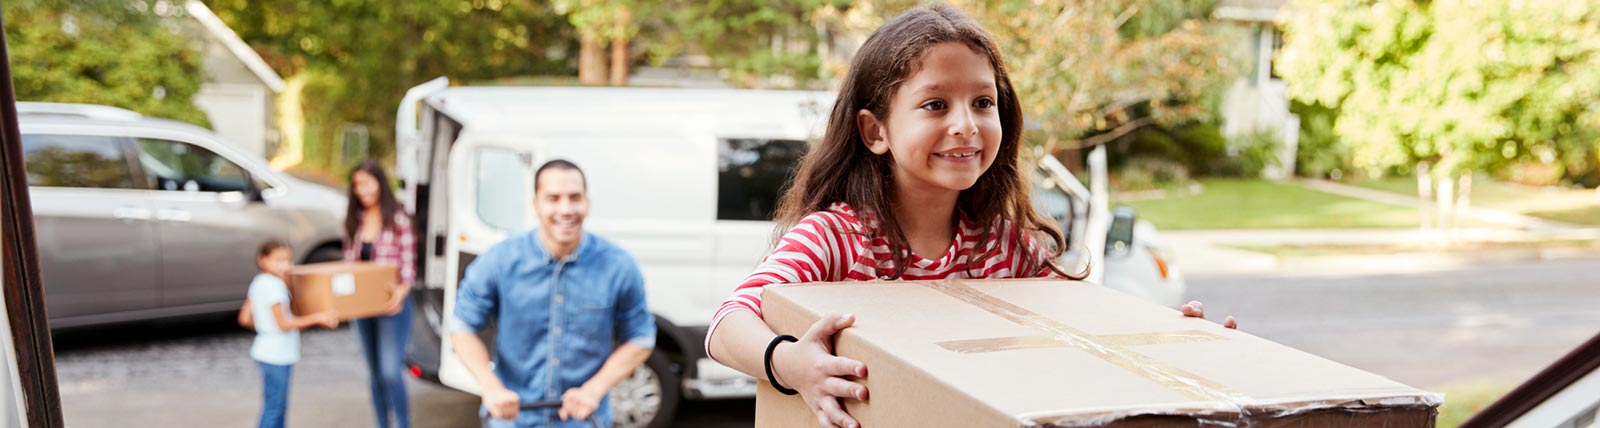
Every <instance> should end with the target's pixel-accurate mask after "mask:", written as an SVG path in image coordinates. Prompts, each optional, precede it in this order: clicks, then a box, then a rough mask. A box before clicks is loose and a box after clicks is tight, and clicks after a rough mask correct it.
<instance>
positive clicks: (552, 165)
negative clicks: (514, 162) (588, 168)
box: [533, 159, 589, 193]
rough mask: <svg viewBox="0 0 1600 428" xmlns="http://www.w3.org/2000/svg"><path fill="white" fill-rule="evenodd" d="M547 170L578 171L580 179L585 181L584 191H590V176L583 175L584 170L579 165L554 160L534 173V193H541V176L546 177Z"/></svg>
mask: <svg viewBox="0 0 1600 428" xmlns="http://www.w3.org/2000/svg"><path fill="white" fill-rule="evenodd" d="M547 169H566V170H572V171H577V172H578V178H582V179H583V189H584V190H589V176H586V175H583V169H582V168H578V165H577V164H574V163H572V162H569V161H567V160H564V159H556V160H552V161H549V162H545V163H544V165H539V169H536V170H534V171H533V193H539V176H541V175H544V171H545V170H547Z"/></svg>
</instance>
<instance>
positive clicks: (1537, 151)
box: [1278, 0, 1600, 221]
mask: <svg viewBox="0 0 1600 428" xmlns="http://www.w3.org/2000/svg"><path fill="white" fill-rule="evenodd" d="M1291 10H1292V14H1291V18H1290V19H1289V22H1288V23H1287V25H1286V37H1285V42H1284V50H1283V53H1282V54H1281V55H1280V56H1279V57H1278V66H1279V71H1280V73H1281V74H1282V75H1283V77H1284V80H1286V81H1287V82H1288V83H1289V85H1290V95H1291V96H1292V97H1293V98H1295V99H1296V100H1299V101H1301V102H1305V103H1317V104H1321V105H1323V106H1328V107H1334V108H1336V109H1337V112H1338V113H1337V114H1338V117H1337V119H1336V120H1335V123H1334V130H1335V132H1336V133H1337V134H1338V135H1339V136H1340V137H1341V138H1342V139H1343V140H1345V141H1347V143H1348V144H1350V146H1351V153H1352V160H1353V161H1354V163H1355V165H1356V166H1358V167H1366V168H1388V167H1395V166H1409V165H1413V164H1415V165H1418V166H1419V175H1421V177H1419V178H1422V179H1424V183H1422V185H1421V187H1423V188H1429V187H1435V186H1436V188H1437V192H1435V194H1436V195H1437V200H1438V205H1439V206H1440V207H1441V208H1444V209H1442V210H1441V212H1445V213H1448V212H1449V211H1451V207H1454V206H1456V204H1457V203H1458V202H1456V201H1455V200H1454V193H1455V192H1454V191H1453V187H1454V184H1453V183H1455V182H1456V181H1458V179H1459V177H1462V173H1464V172H1471V171H1483V170H1489V171H1492V170H1495V169H1497V168H1501V167H1504V166H1505V165H1507V164H1509V163H1510V162H1514V161H1528V160H1533V161H1538V162H1544V163H1554V162H1557V161H1559V160H1562V159H1563V156H1562V155H1563V154H1564V153H1574V152H1582V153H1593V152H1594V150H1593V147H1594V144H1595V137H1596V135H1597V133H1596V130H1597V129H1600V128H1597V125H1600V120H1597V114H1600V113H1597V110H1600V103H1596V101H1595V99H1596V95H1597V94H1600V4H1597V3H1596V2H1594V1H1577V2H1569V1H1561V0H1474V1H1468V0H1436V1H1414V0H1338V1H1310V0H1297V1H1296V2H1294V3H1293V4H1292V5H1291ZM1591 156H1592V155H1591ZM1579 160H1582V159H1581V158H1580V159H1579ZM1590 164H1591V165H1592V163H1590ZM1421 170H1426V171H1428V172H1426V173H1423V172H1420V171H1421ZM1466 177H1468V178H1467V180H1470V175H1467V176H1466ZM1429 178H1431V179H1433V180H1435V181H1437V182H1438V183H1439V184H1437V185H1431V184H1427V183H1426V179H1429ZM1462 183H1463V185H1467V184H1468V183H1470V181H1463V182H1462ZM1463 193H1465V192H1463ZM1446 221H1448V220H1446Z"/></svg>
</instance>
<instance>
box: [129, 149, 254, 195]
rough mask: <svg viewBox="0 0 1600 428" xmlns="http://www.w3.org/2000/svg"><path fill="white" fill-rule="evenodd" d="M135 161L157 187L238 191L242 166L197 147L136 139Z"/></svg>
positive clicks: (242, 187) (242, 178)
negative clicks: (137, 154)
mask: <svg viewBox="0 0 1600 428" xmlns="http://www.w3.org/2000/svg"><path fill="white" fill-rule="evenodd" d="M139 164H140V165H141V166H143V167H144V175H145V177H146V178H147V179H148V180H150V187H151V188H154V189H157V190H170V191H181V192H242V191H244V190H245V183H246V181H245V173H244V168H240V167H239V165H235V164H234V163H233V162H231V161H229V160H228V159H227V158H224V157H222V156H221V155H218V154H216V153H213V152H212V151H210V150H206V149H205V148H202V147H200V146H196V145H193V144H189V143H182V142H177V141H168V140H156V139H149V138H140V139H139Z"/></svg>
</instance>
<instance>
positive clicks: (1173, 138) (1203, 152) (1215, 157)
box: [1110, 122, 1228, 175]
mask: <svg viewBox="0 0 1600 428" xmlns="http://www.w3.org/2000/svg"><path fill="white" fill-rule="evenodd" d="M1227 147H1228V141H1227V138H1225V137H1223V136H1222V132H1221V131H1220V130H1219V129H1218V128H1217V126H1216V125H1215V124H1213V123H1210V122H1189V123H1186V124H1182V125H1178V126H1175V127H1170V128H1169V127H1165V126H1159V125H1158V126H1150V127H1145V128H1141V129H1139V130H1137V131H1134V132H1133V133H1131V134H1128V136H1127V137H1125V138H1122V139H1120V140H1119V141H1118V142H1116V143H1113V144H1112V150H1113V152H1114V154H1115V155H1114V156H1111V158H1110V163H1111V166H1112V167H1113V168H1116V167H1120V166H1122V165H1123V163H1124V162H1128V163H1133V162H1134V159H1143V158H1153V159H1161V160H1165V161H1168V162H1176V163H1178V164H1179V165H1178V166H1180V167H1182V168H1183V169H1184V170H1185V171H1186V172H1187V173H1193V174H1198V175H1205V174H1212V173H1213V172H1214V171H1213V170H1215V169H1216V168H1217V167H1218V166H1219V165H1221V164H1222V163H1223V162H1224V158H1226V157H1227V156H1228V153H1227ZM1123 159H1128V160H1127V161H1124V160H1123Z"/></svg>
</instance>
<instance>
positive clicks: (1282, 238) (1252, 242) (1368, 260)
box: [1162, 228, 1600, 276]
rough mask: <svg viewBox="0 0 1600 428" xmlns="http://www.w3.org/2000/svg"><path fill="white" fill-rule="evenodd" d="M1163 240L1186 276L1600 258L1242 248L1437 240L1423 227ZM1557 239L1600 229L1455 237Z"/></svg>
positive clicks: (1585, 253)
mask: <svg viewBox="0 0 1600 428" xmlns="http://www.w3.org/2000/svg"><path fill="white" fill-rule="evenodd" d="M1162 237H1163V238H1164V240H1165V241H1166V242H1167V244H1168V245H1169V246H1170V248H1171V249H1172V250H1173V251H1174V252H1176V253H1177V257H1176V262H1177V263H1178V265H1179V266H1181V267H1182V268H1183V270H1184V272H1185V273H1186V274H1189V275H1199V276H1206V275H1231V274H1268V275H1294V276H1300V275H1347V274H1399V273H1417V272H1429V271H1438V270H1446V269H1456V268H1460V267H1465V266H1471V265H1477V264H1483V263H1496V262H1514V261H1531V260H1549V259H1564V258H1582V257H1596V258H1600V252H1596V251H1594V250H1585V249H1572V248H1535V247H1529V248H1514V249H1504V250H1483V251H1453V252H1425V251H1419V252H1415V253H1401V254H1381V255H1339V256H1306V257H1287V258H1280V257H1277V256H1274V255H1271V254H1264V253H1258V252H1253V251H1246V250H1242V249H1239V248H1236V247H1237V246H1275V245H1406V244H1418V245H1421V244H1424V243H1427V242H1432V241H1433V240H1434V235H1433V234H1431V233H1424V232H1422V231H1421V230H1419V229H1326V230H1324V229H1318V230H1196V231H1164V232H1162ZM1557 239H1560V240H1576V239H1600V228H1570V229H1561V230H1544V231H1538V232H1534V231H1524V230H1514V229H1462V230H1458V231H1457V233H1456V235H1455V241H1456V242H1462V243H1473V242H1539V241H1549V240H1557Z"/></svg>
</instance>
